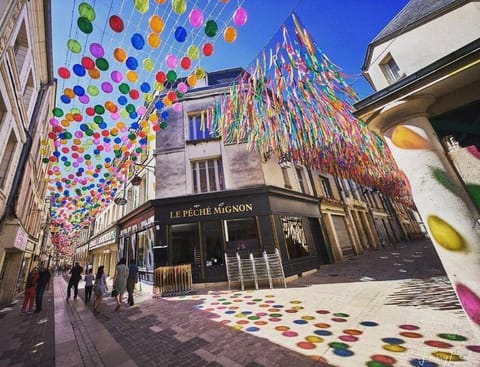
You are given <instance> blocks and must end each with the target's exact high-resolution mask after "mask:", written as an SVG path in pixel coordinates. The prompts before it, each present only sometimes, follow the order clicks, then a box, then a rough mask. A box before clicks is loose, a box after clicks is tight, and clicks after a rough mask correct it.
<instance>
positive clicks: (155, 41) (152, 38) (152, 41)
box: [147, 33, 161, 48]
mask: <svg viewBox="0 0 480 367" xmlns="http://www.w3.org/2000/svg"><path fill="white" fill-rule="evenodd" d="M147 42H148V45H149V46H150V47H151V48H158V47H159V46H160V43H161V41H160V37H159V36H158V34H156V33H150V34H149V35H148V36H147Z"/></svg>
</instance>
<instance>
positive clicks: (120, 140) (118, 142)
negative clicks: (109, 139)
mask: <svg viewBox="0 0 480 367" xmlns="http://www.w3.org/2000/svg"><path fill="white" fill-rule="evenodd" d="M113 141H114V142H115V144H120V143H121V142H122V139H121V138H119V137H116V138H115V139H113Z"/></svg>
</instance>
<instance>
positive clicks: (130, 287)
mask: <svg viewBox="0 0 480 367" xmlns="http://www.w3.org/2000/svg"><path fill="white" fill-rule="evenodd" d="M137 282H138V266H137V264H136V263H135V259H130V262H129V264H128V278H127V292H128V305H129V306H133V291H134V290H135V284H136V283H137Z"/></svg>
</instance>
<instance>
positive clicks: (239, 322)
mask: <svg viewBox="0 0 480 367" xmlns="http://www.w3.org/2000/svg"><path fill="white" fill-rule="evenodd" d="M237 324H238V325H246V324H248V321H247V320H239V321H237Z"/></svg>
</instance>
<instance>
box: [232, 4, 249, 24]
mask: <svg viewBox="0 0 480 367" xmlns="http://www.w3.org/2000/svg"><path fill="white" fill-rule="evenodd" d="M247 18H248V14H247V10H246V9H245V8H242V7H239V8H237V10H235V13H233V18H232V19H233V23H234V24H235V25H236V26H239V27H241V26H242V25H244V24H245V23H247Z"/></svg>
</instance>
